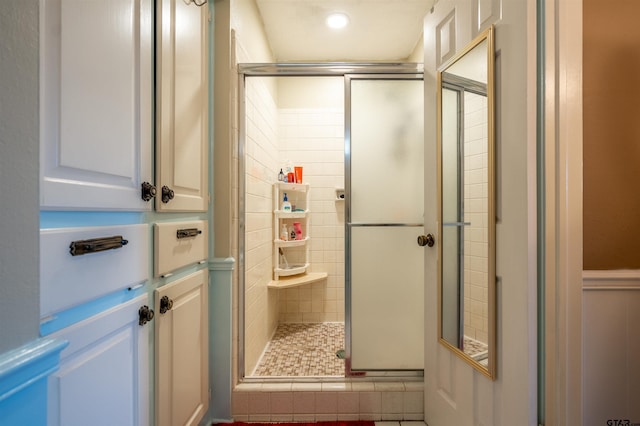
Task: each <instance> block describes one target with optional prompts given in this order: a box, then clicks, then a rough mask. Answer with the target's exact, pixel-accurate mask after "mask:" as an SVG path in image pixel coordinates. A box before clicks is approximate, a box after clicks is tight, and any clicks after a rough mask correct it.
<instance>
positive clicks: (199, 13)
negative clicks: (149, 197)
mask: <svg viewBox="0 0 640 426" xmlns="http://www.w3.org/2000/svg"><path fill="white" fill-rule="evenodd" d="M205 5H206V3H205ZM156 13H157V20H156V22H157V31H158V34H157V37H156V40H157V46H156V71H157V76H156V81H157V84H156V119H157V121H156V134H157V138H156V140H157V143H156V168H157V171H158V172H157V174H156V176H157V177H158V180H157V182H158V196H157V197H156V210H158V211H206V210H207V205H208V200H209V194H208V189H207V177H208V170H207V165H208V161H207V159H208V152H209V150H208V145H207V140H208V118H207V116H208V114H207V110H208V90H209V87H208V77H207V72H208V71H207V60H208V57H209V55H208V51H207V26H208V16H209V15H208V8H207V7H206V6H205V7H199V6H197V5H196V4H195V3H193V2H191V3H190V4H188V5H187V4H185V2H184V1H183V0H158V2H157V7H156ZM163 187H164V188H165V192H166V194H165V196H164V197H163ZM167 194H171V195H167Z"/></svg>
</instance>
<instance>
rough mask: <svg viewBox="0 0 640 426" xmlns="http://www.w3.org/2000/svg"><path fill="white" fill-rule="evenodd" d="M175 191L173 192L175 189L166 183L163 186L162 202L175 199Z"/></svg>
mask: <svg viewBox="0 0 640 426" xmlns="http://www.w3.org/2000/svg"><path fill="white" fill-rule="evenodd" d="M175 195H176V194H175V192H173V189H171V188H169V187H168V186H167V185H164V186H163V187H162V202H163V203H165V204H166V203H168V202H169V201H171V200H173V197H175Z"/></svg>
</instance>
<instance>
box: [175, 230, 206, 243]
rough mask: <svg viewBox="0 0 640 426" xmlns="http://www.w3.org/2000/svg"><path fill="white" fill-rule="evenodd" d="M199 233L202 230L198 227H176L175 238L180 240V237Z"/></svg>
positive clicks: (194, 235)
mask: <svg viewBox="0 0 640 426" xmlns="http://www.w3.org/2000/svg"><path fill="white" fill-rule="evenodd" d="M200 234H202V231H201V230H200V229H198V228H188V229H178V230H177V231H176V238H177V239H179V240H180V239H182V238H189V237H197V236H198V235H200Z"/></svg>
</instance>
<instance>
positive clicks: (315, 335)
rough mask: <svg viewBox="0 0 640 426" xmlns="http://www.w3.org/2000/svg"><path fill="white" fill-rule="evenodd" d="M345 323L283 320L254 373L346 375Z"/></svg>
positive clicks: (275, 374) (272, 374) (260, 374)
mask: <svg viewBox="0 0 640 426" xmlns="http://www.w3.org/2000/svg"><path fill="white" fill-rule="evenodd" d="M344 341H345V338H344V324H343V323H335V322H329V323H303V324H301V323H294V324H279V325H278V328H277V329H276V332H275V334H274V336H273V339H272V340H271V342H269V343H268V345H267V348H266V350H265V352H264V354H262V358H261V359H260V361H259V362H258V365H257V366H256V369H255V370H254V372H253V376H254V377H256V376H257V377H264V376H268V377H274V376H280V377H282V376H285V377H291V376H296V377H302V376H304V377H310V376H342V377H344V360H343V359H340V358H338V357H337V356H336V353H337V352H338V351H339V350H341V349H344Z"/></svg>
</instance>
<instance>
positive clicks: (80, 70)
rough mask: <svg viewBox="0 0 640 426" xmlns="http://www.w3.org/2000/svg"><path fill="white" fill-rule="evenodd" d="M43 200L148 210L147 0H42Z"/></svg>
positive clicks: (60, 205) (64, 205)
mask: <svg viewBox="0 0 640 426" xmlns="http://www.w3.org/2000/svg"><path fill="white" fill-rule="evenodd" d="M40 11H41V16H40V65H41V68H40V98H41V99H40V105H41V114H40V140H41V142H40V144H41V146H40V148H41V153H40V158H41V160H40V163H41V164H40V182H41V192H40V193H41V195H40V204H41V206H42V207H43V208H45V209H90V210H94V209H108V210H150V209H151V208H152V205H151V203H149V202H145V201H143V200H142V197H141V185H142V183H143V182H145V181H147V182H151V179H152V174H151V155H152V154H151V143H152V140H151V137H152V129H153V127H152V126H153V124H152V80H153V67H152V60H153V56H152V55H153V51H152V37H153V31H152V23H153V22H152V18H153V7H152V3H151V0H110V1H93V0H73V1H71V0H40Z"/></svg>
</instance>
